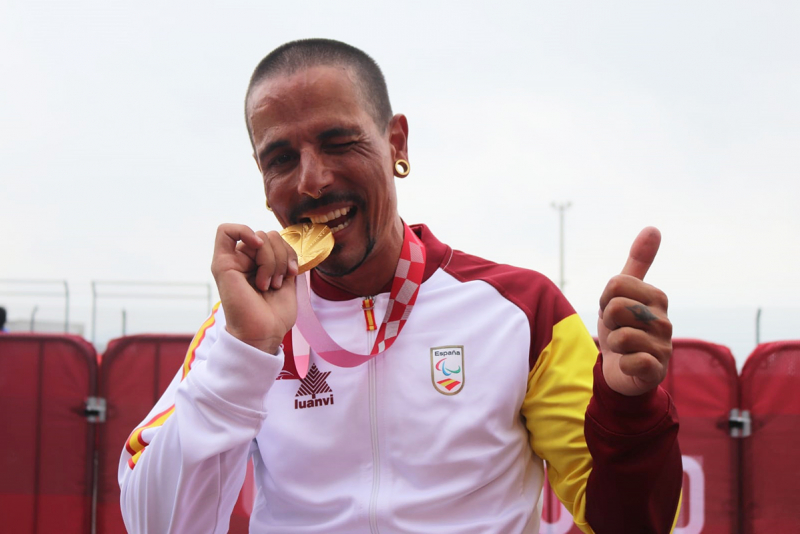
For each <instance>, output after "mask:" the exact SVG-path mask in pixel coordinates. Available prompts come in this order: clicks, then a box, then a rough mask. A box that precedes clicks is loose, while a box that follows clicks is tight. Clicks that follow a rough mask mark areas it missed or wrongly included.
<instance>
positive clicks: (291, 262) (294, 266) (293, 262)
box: [289, 260, 300, 273]
mask: <svg viewBox="0 0 800 534" xmlns="http://www.w3.org/2000/svg"><path fill="white" fill-rule="evenodd" d="M299 269H300V267H298V266H297V260H289V270H290V271H293V272H295V273H296V272H297V271H298V270H299Z"/></svg>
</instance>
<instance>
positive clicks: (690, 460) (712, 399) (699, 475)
mask: <svg viewBox="0 0 800 534" xmlns="http://www.w3.org/2000/svg"><path fill="white" fill-rule="evenodd" d="M672 345H673V354H672V360H670V366H669V372H668V373H667V377H666V379H665V380H664V382H663V384H662V385H663V387H664V388H665V389H666V390H667V391H668V392H669V394H670V395H671V396H672V400H673V402H674V403H675V406H676V407H677V409H678V418H679V421H680V431H679V433H678V440H679V441H680V445H681V453H682V454H683V471H684V477H683V501H682V505H681V513H680V515H679V516H678V523H677V527H678V530H677V532H679V533H681V534H699V533H700V532H702V533H703V534H723V533H724V534H731V533H733V532H737V529H738V527H737V526H738V524H739V495H738V488H739V478H740V473H739V465H740V464H739V440H737V439H733V438H731V436H730V430H729V428H728V420H729V418H730V413H731V410H732V409H734V408H738V407H739V377H738V374H737V372H736V361H735V360H734V358H733V355H732V354H731V351H730V349H728V348H727V347H723V346H722V345H715V344H713V343H708V342H705V341H698V340H691V339H675V340H673V342H672Z"/></svg>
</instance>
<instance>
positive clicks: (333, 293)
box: [311, 224, 452, 300]
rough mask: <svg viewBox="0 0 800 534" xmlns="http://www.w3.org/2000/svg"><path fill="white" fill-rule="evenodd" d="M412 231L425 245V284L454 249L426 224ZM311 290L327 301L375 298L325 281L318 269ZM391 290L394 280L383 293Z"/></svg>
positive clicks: (415, 226) (312, 279) (417, 226)
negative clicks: (353, 292) (351, 291)
mask: <svg viewBox="0 0 800 534" xmlns="http://www.w3.org/2000/svg"><path fill="white" fill-rule="evenodd" d="M411 230H412V231H413V232H414V233H415V234H417V237H419V238H420V240H422V243H423V244H424V245H425V253H426V258H425V273H424V275H423V277H422V282H423V283H424V282H425V281H426V280H427V279H428V278H430V277H431V276H432V275H433V273H434V272H435V271H436V269H438V268H439V267H440V266H442V265H443V264H444V263H446V262H447V261H449V259H450V256H451V254H452V249H451V248H450V247H449V246H447V245H445V244H444V243H442V242H441V241H439V240H438V239H436V237H435V236H434V235H433V233H432V232H431V231H430V229H429V228H428V227H427V226H425V225H424V224H412V225H411ZM311 289H312V291H314V293H315V294H316V295H317V296H319V297H322V298H323V299H325V300H351V299H355V298H361V297H364V296H374V295H354V294H352V293H350V292H348V291H345V290H343V289H340V288H338V287H336V286H333V285H331V284H329V283H328V282H326V281H325V280H323V279H322V277H320V276H319V275H318V274H317V272H316V269H312V270H311ZM391 289H392V280H389V283H387V284H386V286H384V288H383V289H382V290H381V293H388V292H389V291H391Z"/></svg>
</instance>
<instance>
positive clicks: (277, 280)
mask: <svg viewBox="0 0 800 534" xmlns="http://www.w3.org/2000/svg"><path fill="white" fill-rule="evenodd" d="M282 283H283V275H282V274H279V275H278V276H276V277H275V289H280V287H281V284H282Z"/></svg>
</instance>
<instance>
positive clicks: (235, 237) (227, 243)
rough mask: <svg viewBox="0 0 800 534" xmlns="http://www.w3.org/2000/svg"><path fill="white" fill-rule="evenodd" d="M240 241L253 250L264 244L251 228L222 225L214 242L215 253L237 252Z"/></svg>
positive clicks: (240, 225)
mask: <svg viewBox="0 0 800 534" xmlns="http://www.w3.org/2000/svg"><path fill="white" fill-rule="evenodd" d="M240 241H241V242H243V243H244V244H245V245H247V246H248V247H251V248H253V249H257V248H258V247H260V246H261V245H263V244H264V242H263V240H262V239H261V238H260V237H258V236H257V235H256V233H255V232H253V230H252V229H251V228H250V227H249V226H245V225H243V224H221V225H219V227H218V228H217V236H216V239H215V240H214V253H215V254H216V253H230V254H232V253H233V252H235V250H236V244H237V243H238V242H240Z"/></svg>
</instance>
